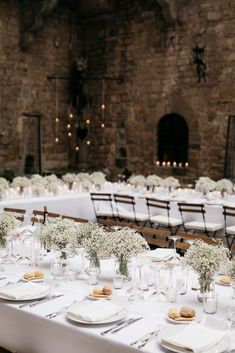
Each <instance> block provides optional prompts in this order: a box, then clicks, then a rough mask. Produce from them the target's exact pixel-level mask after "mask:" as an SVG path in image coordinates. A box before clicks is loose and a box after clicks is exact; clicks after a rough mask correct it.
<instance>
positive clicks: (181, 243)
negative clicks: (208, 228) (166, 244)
mask: <svg viewBox="0 0 235 353" xmlns="http://www.w3.org/2000/svg"><path fill="white" fill-rule="evenodd" d="M177 236H178V237H179V238H180V239H179V240H178V241H176V249H177V250H179V251H180V252H185V251H186V250H187V249H188V248H189V247H190V246H191V244H193V243H194V241H195V240H202V241H204V242H205V243H207V244H210V245H217V244H219V242H220V240H219V239H215V238H211V237H208V236H205V235H202V234H191V233H178V234H177Z"/></svg>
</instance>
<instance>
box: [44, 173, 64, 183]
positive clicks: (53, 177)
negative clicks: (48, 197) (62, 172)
mask: <svg viewBox="0 0 235 353" xmlns="http://www.w3.org/2000/svg"><path fill="white" fill-rule="evenodd" d="M44 180H46V183H47V184H50V183H56V182H59V183H61V180H60V179H59V178H57V176H56V175H55V174H50V175H47V176H45V177H44Z"/></svg>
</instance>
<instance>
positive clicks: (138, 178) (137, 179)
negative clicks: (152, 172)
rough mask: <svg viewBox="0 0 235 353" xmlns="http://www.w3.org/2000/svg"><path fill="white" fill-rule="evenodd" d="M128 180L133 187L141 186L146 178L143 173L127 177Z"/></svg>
mask: <svg viewBox="0 0 235 353" xmlns="http://www.w3.org/2000/svg"><path fill="white" fill-rule="evenodd" d="M128 182H129V183H130V184H131V185H134V186H135V187H138V186H141V187H143V186H144V185H145V183H146V179H145V177H144V176H143V175H133V176H131V177H130V178H129V179H128Z"/></svg>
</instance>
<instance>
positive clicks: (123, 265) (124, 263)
mask: <svg viewBox="0 0 235 353" xmlns="http://www.w3.org/2000/svg"><path fill="white" fill-rule="evenodd" d="M116 273H118V274H119V275H121V276H124V277H126V278H127V279H130V276H129V266H128V259H126V258H125V257H124V256H122V255H121V256H120V257H118V258H117V270H116Z"/></svg>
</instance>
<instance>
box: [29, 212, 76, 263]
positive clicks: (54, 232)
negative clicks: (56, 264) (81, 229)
mask: <svg viewBox="0 0 235 353" xmlns="http://www.w3.org/2000/svg"><path fill="white" fill-rule="evenodd" d="M34 234H35V236H37V237H38V238H39V239H40V241H41V242H43V243H45V244H46V245H47V246H48V247H49V248H56V249H59V250H60V251H61V257H62V258H65V257H66V256H67V255H66V247H68V246H69V247H70V249H73V250H75V249H76V247H77V243H78V240H77V238H78V224H77V222H75V221H73V220H70V219H61V218H54V219H50V220H48V221H47V222H46V223H45V224H43V225H41V226H40V227H39V228H38V229H37V230H36V231H35V232H34Z"/></svg>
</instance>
